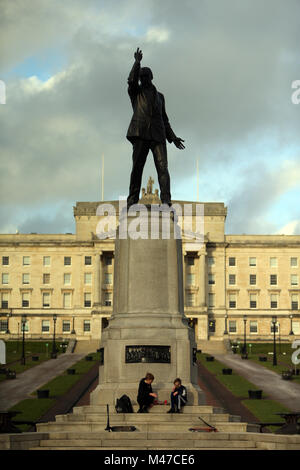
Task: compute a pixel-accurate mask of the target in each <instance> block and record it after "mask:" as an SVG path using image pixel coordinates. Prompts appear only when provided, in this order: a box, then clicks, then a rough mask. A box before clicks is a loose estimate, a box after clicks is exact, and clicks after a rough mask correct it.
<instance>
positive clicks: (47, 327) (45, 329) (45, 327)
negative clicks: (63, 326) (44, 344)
mask: <svg viewBox="0 0 300 470" xmlns="http://www.w3.org/2000/svg"><path fill="white" fill-rule="evenodd" d="M49 331H50V321H49V320H42V333H49Z"/></svg>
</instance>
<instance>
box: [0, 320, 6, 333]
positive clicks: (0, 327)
mask: <svg viewBox="0 0 300 470" xmlns="http://www.w3.org/2000/svg"><path fill="white" fill-rule="evenodd" d="M7 330H8V321H7V320H0V332H1V333H6V332H7Z"/></svg>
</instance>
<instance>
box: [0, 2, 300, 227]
mask: <svg viewBox="0 0 300 470" xmlns="http://www.w3.org/2000/svg"><path fill="white" fill-rule="evenodd" d="M143 5H144V6H143V8H142V9H141V7H140V2H139V1H137V0H130V1H129V0H128V1H126V0H124V1H115V2H109V1H101V2H99V1H96V0H88V1H86V2H81V1H79V0H74V1H67V0H66V1H65V2H63V3H62V2H60V1H58V0H53V1H52V2H47V1H44V0H28V2H26V8H25V6H24V3H23V2H22V1H21V0H16V1H14V2H10V1H8V0H3V1H2V2H1V6H0V12H1V13H2V14H1V15H0V18H1V19H0V42H1V43H4V41H5V44H6V48H5V51H4V54H3V55H2V62H1V70H6V71H7V70H12V68H13V67H14V66H16V65H17V64H19V63H20V62H21V61H23V60H25V59H26V58H28V57H32V56H34V55H35V54H39V55H40V56H42V55H43V54H44V57H45V60H47V51H49V48H52V50H53V48H54V50H55V49H57V51H60V50H63V51H64V55H65V57H66V59H65V63H64V65H63V66H62V67H61V68H60V70H59V71H57V70H56V71H55V72H54V73H53V74H52V75H51V77H50V78H48V79H47V80H41V78H40V74H39V73H38V71H33V73H32V74H31V76H29V77H27V78H18V77H17V76H16V77H14V76H10V79H9V80H8V82H7V83H6V85H7V87H6V88H7V100H6V101H7V102H6V104H5V105H3V106H1V116H0V121H1V123H0V124H1V125H0V139H1V150H0V157H1V160H0V170H1V171H0V178H1V190H0V196H1V201H2V204H3V205H4V206H5V207H6V208H8V207H10V205H11V204H14V205H15V207H16V208H19V209H21V208H22V210H23V209H24V208H26V211H25V212H26V213H28V211H30V210H32V211H33V213H35V212H34V211H35V210H36V209H35V207H36V204H37V203H38V204H40V205H41V207H42V206H43V207H46V206H47V207H49V204H53V205H54V206H57V204H59V203H61V202H62V201H63V202H66V203H69V206H70V211H71V212H72V205H73V204H74V203H75V202H76V201H77V200H99V199H100V194H101V187H100V185H101V175H100V171H101V156H102V154H104V155H105V198H107V199H117V198H118V197H119V195H126V194H127V191H128V185H129V176H130V170H131V145H130V143H129V142H127V141H126V138H125V136H126V131H127V127H128V124H129V121H130V118H131V114H132V109H131V105H130V101H129V99H128V96H127V76H128V73H129V70H130V68H131V66H132V63H133V53H134V51H135V50H136V48H137V47H138V46H139V47H141V48H142V50H143V53H144V59H143V63H144V65H149V66H150V67H151V68H152V70H153V73H154V82H155V85H156V86H157V88H158V89H159V90H160V91H162V92H163V93H164V95H165V99H166V106H167V112H168V115H169V118H170V122H171V125H172V127H173V128H174V131H175V132H176V133H177V134H178V135H179V136H180V137H182V138H184V139H185V141H186V142H185V143H186V150H185V151H183V152H180V151H178V150H177V149H176V148H175V147H174V146H173V145H172V146H170V145H169V146H168V154H169V168H170V173H171V183H172V196H173V198H174V199H178V198H180V197H181V196H180V195H183V196H184V197H186V198H187V199H192V198H194V197H195V194H196V192H195V191H194V192H193V191H192V189H189V188H192V186H193V185H192V182H193V181H194V178H195V162H196V159H197V158H199V172H200V175H201V182H202V183H203V189H202V188H201V197H205V200H209V201H214V200H216V199H220V198H222V199H223V200H225V202H226V203H228V214H229V215H228V224H227V227H228V230H236V231H237V232H242V231H247V230H254V229H255V227H257V228H258V229H259V230H265V231H266V230H267V229H270V230H271V229H273V230H274V229H276V228H278V227H277V226H276V224H275V225H274V226H273V224H272V223H271V222H269V223H268V224H266V223H265V221H266V217H267V214H268V212H269V211H270V209H271V208H272V207H273V206H274V204H276V201H277V200H278V199H279V198H280V197H281V195H282V194H284V191H287V190H288V188H289V187H290V186H289V184H288V182H287V180H288V181H290V180H291V181H293V185H297V179H296V178H294V177H293V174H292V173H291V172H290V173H288V171H286V172H285V171H283V172H282V161H283V160H284V158H283V154H284V153H285V152H286V149H287V148H293V149H297V148H299V146H300V139H299V132H298V123H299V109H300V108H299V107H297V106H296V105H292V103H291V93H292V90H291V83H292V81H293V80H295V79H297V78H299V73H298V71H299V67H298V63H299V60H298V57H299V52H298V49H297V47H298V44H299V42H300V28H299V24H298V23H299V21H298V18H299V17H300V14H299V13H300V11H299V10H300V5H299V3H298V2H297V1H295V0H291V1H290V4H289V8H286V5H284V4H283V3H282V2H280V1H279V0H272V1H270V0H269V1H266V2H263V4H262V3H261V2H258V1H254V2H253V1H251V2H250V1H245V2H237V1H234V0H229V1H228V2H226V3H225V2H221V1H214V2H212V1H211V0H210V1H208V0H202V1H201V2H196V1H195V2H193V1H188V2H183V3H182V2H179V1H174V0H172V1H171V0H165V1H164V2H163V3H162V2H160V3H158V2H154V1H151V0H147V1H146V2H145V4H143ZM0 78H1V77H0ZM270 149H271V151H270ZM295 155H296V157H295V159H296V158H297V152H296V153H295ZM270 167H273V171H271V172H270V170H269V168H270ZM150 174H151V175H152V176H154V179H155V180H156V185H157V178H156V170H155V167H154V164H153V161H152V158H151V156H149V160H148V161H147V164H146V167H145V171H144V179H143V185H145V183H146V180H147V179H148V176H149V175H150ZM285 175H286V176H285ZM276 178H278V180H279V181H281V184H279V183H278V182H276ZM258 194H259V195H260V197H259V196H258ZM183 196H182V197H183ZM245 207H247V213H248V215H249V217H248V219H249V220H251V222H249V220H248V221H247V218H245ZM24 210H25V209H24ZM258 213H259V216H258ZM50 219H51V218H50ZM51 220H52V221H53V227H54V228H53V230H55V227H56V228H57V230H61V227H62V225H63V224H61V222H59V220H58V219H57V218H55V217H54V218H52V219H51ZM29 223H31V224H33V225H35V226H34V227H32V230H31V231H38V230H39V229H38V228H36V227H40V223H39V221H38V219H34V218H29V219H28V224H29ZM24 224H25V222H24ZM28 224H27V225H26V227H29V225H28ZM4 226H5V222H4V220H3V222H2V228H3V227H4ZM66 231H68V230H66ZM70 231H71V230H70Z"/></svg>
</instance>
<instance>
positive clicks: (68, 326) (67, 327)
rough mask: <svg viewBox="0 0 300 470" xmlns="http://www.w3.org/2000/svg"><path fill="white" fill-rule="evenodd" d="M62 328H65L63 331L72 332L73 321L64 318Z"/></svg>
mask: <svg viewBox="0 0 300 470" xmlns="http://www.w3.org/2000/svg"><path fill="white" fill-rule="evenodd" d="M62 330H63V333H70V331H71V323H70V322H69V321H68V320H63V324H62Z"/></svg>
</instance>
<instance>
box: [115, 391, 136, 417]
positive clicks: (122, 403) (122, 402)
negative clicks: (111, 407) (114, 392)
mask: <svg viewBox="0 0 300 470" xmlns="http://www.w3.org/2000/svg"><path fill="white" fill-rule="evenodd" d="M116 412H117V413H133V408H132V404H131V401H130V398H129V397H128V396H127V395H122V396H121V398H117V403H116Z"/></svg>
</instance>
